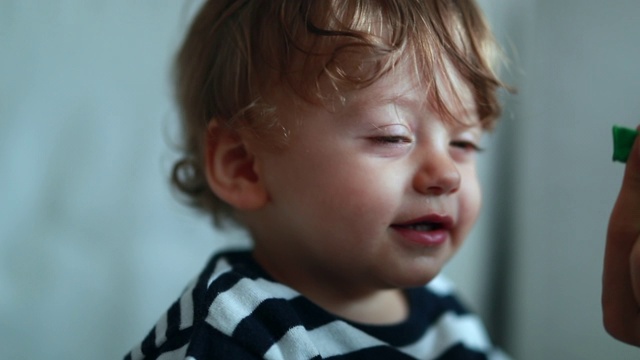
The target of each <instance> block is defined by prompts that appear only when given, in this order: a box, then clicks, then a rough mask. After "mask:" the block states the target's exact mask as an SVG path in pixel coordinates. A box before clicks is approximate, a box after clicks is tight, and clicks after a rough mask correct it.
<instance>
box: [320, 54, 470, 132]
mask: <svg viewBox="0 0 640 360" xmlns="http://www.w3.org/2000/svg"><path fill="white" fill-rule="evenodd" d="M434 73H435V77H432V78H427V76H426V75H425V74H424V72H421V71H420V70H419V69H418V68H417V66H415V65H414V64H413V63H412V62H411V61H408V60H404V61H401V62H399V63H398V65H397V66H395V67H394V68H392V69H391V70H390V71H389V72H388V73H387V74H385V75H384V76H382V77H381V78H380V79H378V80H377V81H376V82H374V83H373V84H371V85H370V86H368V87H365V88H362V89H358V90H353V91H349V92H346V93H345V94H343V95H340V96H338V99H333V100H332V102H331V104H330V107H332V108H334V109H336V110H339V109H343V110H348V109H354V110H357V109H360V108H375V107H379V106H384V105H388V104H393V105H397V106H400V107H405V108H416V109H421V110H426V111H428V112H430V113H435V114H437V115H439V116H440V117H441V118H442V119H443V120H446V121H456V122H467V121H473V122H476V121H478V114H477V109H476V104H475V99H474V97H473V92H472V88H471V86H470V85H469V84H467V83H466V82H465V81H464V80H463V79H462V77H461V76H460V75H459V74H458V73H457V71H456V70H455V69H453V67H452V66H450V65H447V64H445V65H444V66H442V67H441V68H440V69H438V71H436V72H434Z"/></svg>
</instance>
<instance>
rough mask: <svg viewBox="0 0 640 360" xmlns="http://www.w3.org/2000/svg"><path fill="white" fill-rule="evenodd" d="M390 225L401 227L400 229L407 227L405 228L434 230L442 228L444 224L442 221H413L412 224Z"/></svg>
mask: <svg viewBox="0 0 640 360" xmlns="http://www.w3.org/2000/svg"><path fill="white" fill-rule="evenodd" d="M392 227H394V228H401V229H407V230H413V231H425V232H426V231H435V230H440V229H444V228H445V226H444V224H443V223H439V222H427V221H425V222H418V223H414V224H405V225H392Z"/></svg>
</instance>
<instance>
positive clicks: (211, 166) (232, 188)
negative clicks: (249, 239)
mask: <svg viewBox="0 0 640 360" xmlns="http://www.w3.org/2000/svg"><path fill="white" fill-rule="evenodd" d="M205 162H206V164H205V171H206V175H207V182H208V184H209V187H210V188H211V190H212V191H213V192H214V193H215V194H216V195H217V196H218V197H219V198H220V199H222V200H224V201H225V202H227V203H228V204H229V205H231V206H232V207H234V208H236V209H238V210H257V209H259V208H261V207H262V206H264V205H265V204H266V203H267V201H268V194H267V191H266V188H265V187H264V184H263V183H262V179H261V178H260V176H259V173H258V171H257V169H256V162H255V157H254V154H253V153H252V152H251V149H249V148H248V147H247V144H246V139H243V137H242V136H241V134H239V133H238V132H237V131H235V130H232V129H229V128H226V127H224V126H220V125H218V124H217V123H216V122H215V121H212V122H211V125H209V128H208V131H207V135H206V139H205Z"/></svg>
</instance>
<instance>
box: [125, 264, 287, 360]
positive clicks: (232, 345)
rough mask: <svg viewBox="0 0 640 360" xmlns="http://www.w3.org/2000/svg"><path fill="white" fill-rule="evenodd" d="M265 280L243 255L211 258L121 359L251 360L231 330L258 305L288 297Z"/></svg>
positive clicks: (284, 291)
mask: <svg viewBox="0 0 640 360" xmlns="http://www.w3.org/2000/svg"><path fill="white" fill-rule="evenodd" d="M264 276H265V274H263V273H262V272H261V270H260V269H259V268H258V267H256V266H255V264H254V262H253V259H252V257H251V254H250V253H249V252H248V251H228V252H222V253H219V254H216V255H214V256H213V257H212V258H211V260H210V261H209V262H208V263H207V264H206V266H205V268H204V269H203V271H202V272H201V273H200V275H199V276H198V277H197V278H196V279H195V280H194V281H192V282H191V283H190V284H189V285H188V286H187V287H186V288H185V290H184V292H183V293H182V294H181V296H180V297H179V298H178V300H176V301H175V302H174V303H173V304H172V305H171V306H170V308H169V310H168V311H167V312H166V313H165V314H163V315H162V317H161V318H160V320H159V321H158V322H157V323H156V325H155V326H154V327H153V328H152V329H151V331H150V332H149V334H148V335H147V336H146V337H145V338H144V340H143V341H142V342H141V343H140V344H139V345H138V346H136V347H135V348H133V350H132V351H131V352H130V353H129V354H128V355H127V356H126V357H125V359H132V360H134V359H156V358H162V359H186V358H187V357H190V358H193V359H219V358H233V359H251V358H256V357H255V356H253V355H252V354H251V353H250V352H249V351H247V350H246V348H245V347H244V346H240V345H239V344H237V339H234V337H233V336H232V335H233V331H234V329H235V328H236V327H237V326H238V324H239V323H240V322H241V321H242V319H243V318H244V317H246V316H247V314H249V313H251V311H252V309H254V308H255V307H256V306H257V304H258V303H259V302H260V301H264V299H267V298H270V297H283V296H284V297H287V296H288V297H290V296H293V294H292V291H291V290H290V289H288V288H284V287H282V286H281V285H280V286H277V285H278V284H276V286H272V285H271V284H272V282H270V281H267V280H266V279H265V278H264ZM212 344H215V346H213V345H212Z"/></svg>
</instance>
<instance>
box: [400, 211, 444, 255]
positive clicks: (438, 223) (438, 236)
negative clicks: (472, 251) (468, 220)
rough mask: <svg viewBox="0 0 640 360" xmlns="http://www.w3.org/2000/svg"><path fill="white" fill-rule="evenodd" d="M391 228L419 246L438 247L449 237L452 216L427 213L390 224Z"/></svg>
mask: <svg viewBox="0 0 640 360" xmlns="http://www.w3.org/2000/svg"><path fill="white" fill-rule="evenodd" d="M391 228H392V229H394V230H395V231H397V232H398V234H399V235H400V236H401V238H403V239H405V240H407V241H409V242H411V243H413V244H419V245H420V246H426V247H430V248H433V247H439V246H441V245H443V244H445V243H446V242H447V241H448V240H449V238H450V230H451V229H452V228H453V218H451V217H450V216H442V215H428V216H424V217H420V218H416V219H413V220H410V221H407V222H401V223H398V224H392V225H391Z"/></svg>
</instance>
